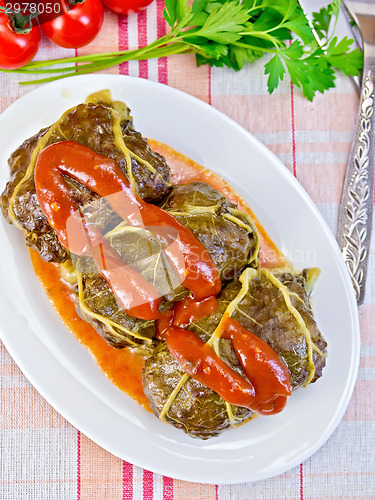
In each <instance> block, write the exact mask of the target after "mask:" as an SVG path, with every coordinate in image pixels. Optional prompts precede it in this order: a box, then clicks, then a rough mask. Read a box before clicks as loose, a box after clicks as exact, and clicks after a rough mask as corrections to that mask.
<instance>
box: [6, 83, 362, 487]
mask: <svg viewBox="0 0 375 500" xmlns="http://www.w3.org/2000/svg"><path fill="white" fill-rule="evenodd" d="M87 78H89V79H90V80H91V81H93V79H95V80H96V81H98V82H101V81H103V82H109V81H111V80H113V81H115V80H119V81H120V80H122V81H125V80H127V81H129V82H131V84H133V85H135V84H137V85H141V86H143V87H145V88H151V89H152V88H158V89H160V88H163V91H165V92H168V93H169V92H171V93H172V94H175V95H178V96H179V97H182V98H183V99H187V100H188V101H191V102H193V103H195V105H199V106H200V107H201V108H202V109H204V110H206V111H209V112H210V113H213V114H215V115H216V116H217V117H220V119H224V120H225V121H227V122H228V123H230V125H231V126H232V127H235V128H236V130H237V132H240V133H241V134H245V136H246V138H247V139H248V140H250V141H251V142H252V143H253V144H254V145H255V147H256V148H258V149H259V150H260V151H261V153H262V155H263V156H265V157H266V158H267V161H272V162H273V163H274V164H275V165H277V168H278V170H279V171H280V173H281V174H282V175H283V176H284V177H285V178H286V180H287V181H288V182H289V183H291V184H292V186H293V188H294V189H297V191H299V193H300V194H301V195H302V196H303V200H304V202H305V203H307V205H308V207H309V209H310V210H311V211H312V212H313V214H314V216H315V217H316V218H317V220H318V221H319V224H320V226H321V228H322V229H323V230H324V233H325V236H326V237H327V238H328V239H329V241H330V243H331V244H332V245H333V246H334V247H337V243H336V241H335V239H334V237H333V234H332V232H331V230H330V229H329V227H328V225H327V223H326V221H325V220H324V218H323V216H322V215H321V213H320V212H319V210H318V209H317V207H316V205H315V204H314V202H313V201H312V200H311V198H310V196H309V195H308V194H307V192H306V191H305V189H304V188H303V186H302V185H301V184H300V183H299V182H298V181H297V179H296V178H295V177H294V176H293V175H292V174H291V172H290V171H289V170H288V169H287V168H286V167H285V165H283V164H282V162H281V161H280V160H279V158H277V156H276V155H274V153H272V151H270V150H269V149H268V148H267V147H266V146H265V145H264V144H262V143H261V142H260V141H259V140H258V139H256V137H254V136H253V135H252V134H251V133H250V132H249V131H247V130H246V129H244V128H243V127H242V126H241V125H239V124H238V123H237V122H235V121H234V120H232V119H231V118H229V117H228V116H226V115H225V114H223V113H222V112H220V111H219V110H217V109H215V108H213V107H212V106H211V105H209V104H207V103H205V102H204V101H201V100H200V99H198V98H196V97H194V96H192V95H190V94H187V93H185V92H183V91H181V90H178V89H175V88H173V87H169V86H167V85H164V84H160V83H157V82H152V81H150V80H144V79H139V78H136V77H130V76H125V75H83V76H79V77H77V76H76V77H70V78H68V79H65V81H64V80H59V81H57V82H51V83H49V84H47V85H43V86H41V87H38V88H36V89H34V90H32V91H31V92H29V93H27V94H25V95H24V96H22V97H21V98H19V99H17V100H16V101H15V102H14V103H12V104H11V105H10V106H9V107H8V108H7V109H6V110H4V112H3V113H2V114H1V115H0V127H1V125H2V122H3V120H5V121H6V120H7V118H8V115H11V114H12V113H13V112H14V110H17V107H19V106H22V103H23V101H24V100H25V99H29V98H30V97H29V96H30V95H35V93H39V92H41V91H42V89H44V88H45V87H46V86H48V87H49V88H51V89H53V88H54V87H56V89H59V88H61V86H62V85H64V84H67V85H69V83H70V82H72V81H74V84H78V85H79V80H87ZM73 79H74V80H73ZM77 79H78V80H77ZM106 86H109V85H108V83H107V84H106ZM3 223H4V221H3ZM337 251H338V247H337ZM337 251H336V253H335V261H336V264H337V266H338V269H339V270H340V272H341V275H342V277H343V280H344V283H345V284H346V289H345V292H346V296H347V299H348V302H349V304H350V306H351V316H352V321H353V330H354V332H355V333H354V335H353V343H354V344H353V345H354V351H353V353H352V365H351V371H352V376H351V378H350V384H349V385H348V386H347V387H346V391H345V394H344V395H343V402H342V404H341V407H340V411H339V412H337V413H336V415H335V418H334V419H331V421H330V425H329V426H328V428H327V430H326V432H325V433H324V434H323V435H322V437H321V439H320V440H319V441H318V442H316V444H315V446H314V447H310V448H309V449H308V450H306V452H305V453H304V454H301V455H300V456H299V458H298V460H295V463H292V464H288V467H287V469H285V466H282V465H280V468H279V470H275V471H274V472H273V473H272V474H271V475H270V474H269V473H265V474H264V475H263V476H262V475H261V474H260V475H259V477H256V478H255V479H250V480H249V479H248V478H243V477H241V478H237V479H236V480H235V481H233V480H231V481H224V482H220V481H219V482H218V481H217V478H216V480H207V478H206V479H202V478H201V477H198V479H197V477H196V476H194V477H191V476H189V474H188V475H185V474H182V475H178V474H175V473H174V474H173V476H172V477H174V478H177V479H181V480H187V481H193V482H201V483H204V484H236V483H241V482H253V481H258V480H262V479H266V478H270V477H274V476H276V475H279V474H281V473H283V472H285V471H286V470H290V469H291V468H293V467H294V466H296V465H298V464H299V463H301V462H303V461H305V460H306V459H307V458H308V457H310V456H311V455H312V454H314V453H315V452H316V451H317V450H318V449H319V448H320V447H321V446H322V445H323V444H324V443H325V442H326V441H327V440H328V439H329V437H330V436H331V435H332V433H333V432H334V430H335V429H336V427H337V426H338V425H339V423H340V421H341V419H342V417H343V415H344V413H345V411H346V408H347V406H348V404H349V401H350V398H351V396H352V393H353V390H354V386H355V382H356V375H357V371H358V366H359V359H360V336H359V319H358V309H357V305H356V301H355V296H354V290H353V289H352V285H351V281H350V277H349V275H348V273H347V271H346V267H345V264H344V261H343V259H342V258H340V257H341V254H337ZM2 330H3V323H2V319H0V334H1V338H2V340H3V342H4V345H5V347H6V348H7V350H8V351H9V353H10V355H11V356H12V357H13V359H14V360H15V361H16V363H17V365H18V366H19V367H20V368H21V370H22V371H23V373H24V374H25V375H26V377H27V378H28V379H29V380H30V382H31V383H32V384H33V386H34V387H35V388H36V389H37V391H38V392H39V393H40V394H41V395H42V396H43V397H44V398H45V399H46V400H47V401H48V403H49V404H50V405H51V406H52V407H53V408H55V409H56V410H57V411H58V413H60V414H61V415H62V416H63V417H64V418H65V419H66V420H67V421H68V422H70V423H72V424H73V425H74V426H75V427H76V428H77V429H80V430H81V431H82V432H83V433H84V434H85V435H86V436H88V437H89V438H90V439H92V440H93V441H94V442H96V443H97V444H99V445H100V446H102V447H103V448H105V449H106V450H108V451H109V452H110V453H113V454H114V455H116V456H119V457H120V458H123V459H124V460H128V461H130V462H131V463H133V464H135V465H137V466H139V467H142V468H146V469H149V470H152V471H153V472H156V473H158V474H164V475H169V474H168V472H167V473H166V471H165V470H161V469H159V467H158V466H157V464H155V463H150V464H149V463H148V460H147V459H145V460H144V461H143V460H142V463H139V462H137V461H134V459H133V458H131V457H128V458H124V453H121V454H118V453H116V452H115V451H113V447H112V449H109V448H110V447H109V446H108V445H107V444H106V442H105V441H106V440H105V439H101V436H100V439H98V437H97V436H96V435H95V436H94V437H92V435H93V434H95V429H93V430H91V428H89V429H88V427H91V422H90V423H89V424H88V426H87V425H86V424H85V425H84V424H82V422H80V417H79V416H76V415H72V414H71V412H69V409H68V411H66V409H65V408H64V407H63V405H61V404H59V402H56V400H55V398H54V395H53V394H50V392H49V390H48V389H46V390H44V389H45V388H44V386H43V384H42V386H41V384H40V381H38V377H37V376H35V374H33V373H32V372H30V370H29V369H28V367H27V366H26V367H25V363H24V362H23V360H22V355H20V353H19V352H17V349H14V348H13V345H11V342H8V339H7V338H6V335H3V331H2ZM35 340H37V341H38V342H40V344H41V345H42V347H43V348H45V349H47V351H48V352H49V353H50V351H49V349H48V347H47V346H45V345H44V344H43V343H42V342H41V340H40V339H39V338H37V339H35ZM61 368H62V370H63V371H65V372H66V373H68V375H69V376H71V377H73V378H75V377H74V375H73V374H71V373H70V372H69V371H68V370H67V369H66V367H64V366H62V365H61ZM84 389H85V391H89V389H87V387H84ZM89 392H90V394H91V395H92V396H93V397H95V398H96V399H98V400H99V401H100V403H101V404H103V405H105V403H103V401H101V400H100V399H99V398H98V397H97V396H96V395H94V394H93V393H91V391H89Z"/></svg>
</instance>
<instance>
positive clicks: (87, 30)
mask: <svg viewBox="0 0 375 500" xmlns="http://www.w3.org/2000/svg"><path fill="white" fill-rule="evenodd" d="M66 5H69V2H68V0H64V2H63V3H62V6H63V9H64V12H65V13H64V14H63V15H61V16H59V17H56V19H52V20H51V21H48V22H47V23H44V24H42V25H41V28H42V31H43V33H44V34H45V35H46V37H47V38H49V39H50V40H52V41H53V42H55V43H56V44H57V45H60V47H65V48H67V49H76V48H79V47H83V46H85V45H87V44H88V43H90V42H91V41H92V40H94V38H95V37H96V35H97V34H98V33H99V30H100V28H101V26H102V24H103V6H102V3H101V1H100V0H85V1H84V2H83V3H79V4H77V5H76V6H74V7H73V8H71V6H69V7H70V8H71V10H68V9H67V8H66Z"/></svg>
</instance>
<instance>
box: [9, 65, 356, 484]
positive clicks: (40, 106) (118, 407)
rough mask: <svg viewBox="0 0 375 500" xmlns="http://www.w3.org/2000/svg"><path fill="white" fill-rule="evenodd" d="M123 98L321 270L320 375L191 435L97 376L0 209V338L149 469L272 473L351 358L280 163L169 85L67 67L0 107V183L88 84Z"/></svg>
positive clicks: (313, 423)
mask: <svg viewBox="0 0 375 500" xmlns="http://www.w3.org/2000/svg"><path fill="white" fill-rule="evenodd" d="M103 88H109V89H110V90H111V92H112V96H113V97H114V98H115V99H120V100H123V101H125V102H126V103H128V105H129V106H130V107H131V109H132V110H133V113H134V117H135V126H136V128H137V130H140V131H141V132H142V133H143V134H144V135H145V136H147V137H152V138H154V139H157V140H160V141H162V142H165V143H167V144H169V145H170V146H172V147H173V148H175V149H176V150H177V151H180V152H182V153H183V154H185V155H187V156H189V157H191V158H192V159H193V160H195V161H197V162H198V163H200V164H202V165H204V166H205V167H208V168H210V169H212V170H214V171H215V172H217V173H219V174H220V175H221V176H222V177H224V178H226V179H227V180H228V181H229V182H230V183H231V184H232V185H233V187H234V188H235V189H236V190H237V191H238V192H239V193H240V194H241V195H242V196H243V197H244V198H245V200H246V201H247V202H248V203H249V204H250V206H251V207H252V208H253V210H254V212H255V214H256V215H257V216H258V218H259V220H260V221H261V222H262V223H263V225H264V227H265V229H266V230H267V231H268V233H269V234H270V236H271V237H272V238H273V240H274V241H275V243H276V244H277V245H278V246H279V248H281V250H282V251H284V253H285V254H286V255H287V256H288V257H289V259H290V260H291V261H292V262H294V264H295V265H296V266H298V267H299V268H302V267H303V266H319V267H320V268H321V269H322V274H321V277H320V278H319V280H318V282H317V284H316V289H315V296H314V310H315V315H316V319H317V322H318V325H319V327H320V329H321V331H322V332H323V334H324V336H325V338H326V339H327V342H328V351H329V356H328V361H327V366H326V368H325V370H324V373H323V378H322V379H320V380H319V381H318V382H317V383H316V384H312V385H310V386H309V387H308V388H307V389H300V390H298V391H296V392H295V393H294V394H293V396H292V397H291V398H290V401H289V403H288V405H287V407H286V409H285V410H284V411H283V412H282V413H280V414H278V415H275V416H268V417H260V418H257V419H255V420H254V421H253V422H250V423H248V424H246V425H243V426H241V427H239V428H238V429H234V430H230V431H228V432H226V433H224V434H223V435H222V436H220V437H218V438H214V439H211V440H208V441H199V440H196V439H192V438H190V437H188V436H186V435H185V434H184V433H183V432H182V431H180V430H177V429H175V428H173V427H171V426H169V425H167V424H165V423H162V422H160V421H159V420H158V419H157V418H156V417H154V416H153V415H151V414H150V413H148V412H146V411H145V410H144V409H142V408H141V407H140V406H139V405H138V404H137V403H136V402H135V401H133V400H132V399H131V398H130V397H128V396H127V395H126V394H124V393H122V392H121V391H120V390H119V389H117V388H116V387H115V386H113V385H112V384H111V382H109V380H108V379H107V378H106V377H105V376H104V375H103V374H102V373H101V371H100V370H99V368H98V367H97V365H96V364H95V361H94V360H93V359H92V357H91V356H90V354H89V353H88V352H87V351H86V350H85V348H84V347H82V346H81V345H80V344H79V343H78V342H77V341H76V339H75V338H74V337H73V335H72V334H70V333H69V331H67V329H66V328H65V327H64V326H63V324H62V323H61V321H60V320H59V318H58V317H57V316H56V314H55V312H54V310H53V308H52V306H51V304H50V303H49V301H48V299H47V297H46V296H45V294H44V291H43V290H42V287H41V285H40V283H39V282H38V280H37V278H36V277H35V275H34V273H33V270H32V266H31V263H30V259H29V256H28V252H27V250H26V247H25V243H24V237H23V235H22V233H21V232H20V231H18V230H17V229H15V228H14V227H11V226H9V225H8V224H7V223H6V222H4V220H3V219H2V217H0V218H1V223H0V283H1V291H0V299H1V300H0V330H1V337H2V339H3V341H4V343H5V345H6V347H7V349H8V350H9V352H10V354H11V355H12V356H13V358H14V359H15V361H16V362H17V363H18V365H19V366H20V367H21V369H22V370H23V372H24V373H25V375H26V376H27V377H28V378H29V380H30V381H31V383H32V384H33V385H34V386H35V387H36V388H37V389H38V390H39V392H40V393H41V394H42V395H43V396H44V397H45V398H46V399H47V401H49V403H50V404H51V405H52V406H53V407H54V408H56V410H57V411H58V412H60V413H61V414H62V415H63V416H64V417H65V418H66V419H67V420H69V421H70V422H71V423H72V424H73V425H74V426H76V427H77V428H78V429H80V430H81V431H82V432H83V433H84V434H86V435H87V436H88V437H89V438H91V439H92V440H94V441H95V442H96V443H98V444H99V445H100V446H102V447H103V448H105V449H106V450H108V451H110V452H111V453H113V454H114V455H117V456H118V457H121V458H123V459H125V460H127V461H129V462H132V463H133V464H136V465H139V466H141V467H144V468H146V469H149V470H151V471H154V472H157V473H160V474H164V475H167V476H171V477H174V478H179V479H184V480H188V481H196V482H202V483H213V484H215V483H220V484H228V483H240V482H249V481H255V480H259V479H264V478H268V477H271V476H274V475H277V474H281V473H282V472H285V471H286V470H288V469H290V468H292V467H294V466H296V465H298V464H299V463H301V462H302V461H303V460H305V459H306V458H308V457H309V456H310V455H312V454H313V453H314V452H315V451H316V450H317V449H318V448H320V447H321V446H322V445H323V443H324V442H325V441H326V440H327V439H328V437H329V436H330V435H331V433H332V432H333V431H334V429H335V428H336V426H337V425H338V423H339V421H340V420H341V418H342V416H343V414H344V411H345V409H346V407H347V405H348V402H349V399H350V396H351V393H352V390H353V387H354V383H355V378H356V373H357V368H358V362H359V326H358V314H357V307H356V302H355V299H354V293H353V290H352V286H351V282H350V280H349V277H348V274H347V272H346V269H345V266H344V263H343V260H342V258H341V254H340V252H339V249H338V247H337V245H336V242H335V240H334V238H333V236H332V234H331V232H330V230H329V229H328V227H327V225H326V223H325V222H324V220H323V218H322V216H321V215H320V213H319V212H318V210H317V209H316V207H315V206H314V204H313V203H312V201H311V199H310V198H309V197H308V195H307V194H306V193H305V191H304V190H303V188H302V187H301V186H300V184H299V183H298V182H297V181H296V180H295V179H294V177H293V176H292V175H291V174H290V173H289V171H288V170H287V169H286V168H285V167H284V166H283V165H282V164H281V162H280V161H279V160H278V159H277V158H276V157H275V156H274V155H273V154H272V153H271V152H270V151H269V150H268V149H267V148H266V147H265V146H263V145H262V144H260V143H259V142H258V141H257V140H256V139H254V137H252V136H251V135H250V134H249V133H248V132H247V131H246V130H244V129H243V128H241V127H240V126H239V125H237V124H236V123H234V122H233V121H232V120H230V119H229V118H227V117H226V116H224V115H223V114H221V113H220V112H218V111H217V110H215V109H214V108H212V107H210V106H208V105H207V104H205V103H204V102H202V101H200V100H198V99H195V98H194V97H191V96H190V95H188V94H184V93H182V92H180V91H177V90H175V89H173V88H170V87H167V86H164V85H160V84H156V83H152V82H149V81H146V80H141V79H135V78H130V77H124V76H117V75H95V76H92V75H91V76H82V77H73V78H71V79H66V80H60V81H57V82H53V83H51V84H49V85H46V86H43V87H39V88H37V89H36V90H34V91H33V92H30V93H29V94H27V95H25V96H24V97H22V98H21V99H19V100H18V101H16V102H15V103H14V104H12V105H11V106H10V107H9V108H8V109H7V110H6V111H5V112H4V113H3V114H2V115H1V117H0V158H1V162H0V165H1V170H0V190H1V191H2V190H3V188H4V186H5V183H6V181H7V179H8V177H9V172H8V168H7V163H6V162H7V158H8V156H9V154H10V153H11V152H12V151H13V150H14V149H15V148H16V147H17V146H18V145H19V144H20V143H21V142H22V141H23V140H24V139H26V138H28V137H29V136H31V135H33V134H34V133H35V132H37V131H38V130H39V129H40V128H42V127H45V126H47V125H50V124H51V123H52V122H53V121H55V120H56V119H57V118H58V117H59V116H60V115H61V114H62V113H63V112H64V111H65V110H66V109H68V108H69V107H71V106H74V105H76V104H78V103H80V102H82V101H84V100H85V98H86V97H87V96H88V95H89V94H90V93H92V92H95V91H98V90H100V89H103Z"/></svg>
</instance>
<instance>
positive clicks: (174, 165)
mask: <svg viewBox="0 0 375 500" xmlns="http://www.w3.org/2000/svg"><path fill="white" fill-rule="evenodd" d="M149 144H150V147H151V148H152V149H153V150H155V151H157V152H159V153H160V154H162V155H163V156H164V157H165V158H166V160H167V163H168V165H169V166H170V168H171V170H172V174H173V177H172V183H173V184H186V183H189V182H193V181H202V182H207V183H208V184H210V185H211V186H212V187H213V188H214V189H217V190H218V191H220V192H221V193H222V194H223V195H225V196H226V197H227V198H228V199H229V200H231V201H232V202H233V203H236V204H237V205H238V207H239V208H240V209H241V210H243V211H244V212H246V213H248V214H249V215H250V217H251V218H252V219H253V221H254V223H255V224H256V227H257V229H258V231H259V234H260V238H261V252H260V265H261V266H263V267H278V266H282V265H284V264H285V258H284V256H283V255H282V254H281V252H280V251H279V250H278V249H277V247H276V246H275V244H274V243H273V242H272V240H271V239H270V238H269V236H268V235H267V233H266V232H265V230H264V229H263V227H262V226H261V225H260V223H259V221H258V220H257V219H256V217H255V216H254V214H253V212H252V211H251V209H250V207H249V206H248V205H247V204H246V203H245V201H244V200H243V199H242V198H241V197H240V196H239V195H238V194H237V193H235V192H234V190H233V189H232V188H231V187H230V185H229V184H228V183H227V182H225V181H224V180H223V179H222V178H221V177H220V176H219V175H217V174H215V173H214V172H211V171H209V170H207V169H205V168H203V167H202V166H200V165H198V164H197V163H195V162H194V161H192V160H191V159H189V158H187V157H186V156H184V155H182V154H180V153H178V152H176V151H174V150H173V149H172V148H170V147H169V146H167V145H165V144H162V143H160V142H157V141H154V140H149ZM30 256H31V261H32V264H33V267H34V271H35V274H36V275H37V277H38V279H39V280H40V282H41V283H42V285H43V287H44V289H45V291H46V293H47V296H48V298H49V300H50V301H51V303H52V304H53V306H54V308H55V310H56V312H57V314H58V315H59V317H60V318H61V320H62V321H63V323H64V324H65V325H66V326H67V328H68V329H69V330H70V331H71V332H72V333H73V334H74V335H75V337H76V338H77V339H78V340H79V341H80V342H81V343H82V344H83V345H84V346H85V347H86V348H87V349H88V350H89V352H90V353H91V354H92V355H93V357H94V358H95V360H96V362H97V364H98V366H99V367H100V369H101V370H102V371H103V372H104V373H105V375H106V376H107V377H108V378H109V380H111V382H112V383H113V384H114V385H116V386H117V387H118V388H119V389H121V390H122V391H124V392H125V393H126V394H128V395H129V396H130V397H132V398H133V399H135V400H136V401H137V402H138V403H139V404H140V405H141V406H143V407H144V408H145V409H147V410H148V411H150V412H151V411H152V410H151V408H150V406H149V404H148V400H147V398H146V396H145V394H144V392H143V385H142V370H143V366H144V363H145V358H143V357H142V356H140V355H139V354H137V353H134V352H133V351H131V350H130V349H116V348H114V347H111V346H110V345H109V344H107V342H106V341H105V340H104V339H103V338H102V337H101V336H100V335H99V334H98V333H97V332H96V331H95V329H94V328H93V327H92V326H91V325H89V324H88V323H87V322H86V321H84V320H83V319H81V318H80V317H79V316H78V314H77V312H76V309H75V305H74V293H73V288H72V287H71V286H70V285H69V284H67V283H66V282H65V281H64V280H62V278H61V275H60V272H59V266H58V265H57V264H53V263H48V262H45V261H43V260H42V259H41V257H40V256H39V254H38V253H37V252H35V251H33V250H30Z"/></svg>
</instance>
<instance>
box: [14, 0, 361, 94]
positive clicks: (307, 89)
mask: <svg viewBox="0 0 375 500" xmlns="http://www.w3.org/2000/svg"><path fill="white" fill-rule="evenodd" d="M340 7H341V0H332V2H331V3H330V4H329V6H328V7H327V8H323V9H321V10H320V11H319V12H316V13H315V14H314V16H313V20H312V22H311V23H309V21H308V19H307V18H306V16H305V14H304V12H303V10H302V9H301V7H300V5H299V3H298V0H242V1H241V0H194V2H193V3H192V4H191V5H190V4H189V2H188V0H166V1H165V10H164V17H165V19H166V21H167V23H168V25H169V27H170V31H169V32H168V33H167V34H166V35H164V36H162V37H160V38H158V39H157V40H155V41H154V42H152V43H150V44H149V45H147V46H145V47H142V48H140V49H136V50H124V51H118V52H107V53H103V54H93V55H87V56H78V57H71V58H67V59H54V60H49V61H35V62H31V63H29V64H27V65H26V66H24V67H23V68H21V69H19V70H14V72H19V73H23V74H30V73H36V74H39V75H43V74H44V73H55V75H54V76H48V77H46V78H40V79H38V80H33V81H25V82H21V83H23V84H31V83H43V82H49V81H52V80H57V79H60V78H65V77H67V76H72V75H82V74H87V73H91V72H93V71H98V70H102V69H105V68H108V67H111V66H114V65H117V64H121V63H123V62H125V61H131V60H145V59H151V58H155V57H163V56H168V55H172V54H179V53H182V54H189V53H193V54H195V56H196V62H197V65H198V66H200V65H202V64H209V65H210V66H219V67H222V66H227V67H229V68H232V69H234V70H235V71H238V70H240V69H241V68H242V67H243V66H244V64H245V63H252V62H254V61H255V60H257V59H259V58H261V57H262V56H264V55H265V54H270V55H271V56H272V57H271V59H269V60H268V62H267V63H266V64H265V74H266V75H268V81H267V85H268V91H269V92H270V93H272V92H273V91H274V90H275V89H276V88H277V86H278V85H279V82H280V80H283V78H284V76H285V74H286V73H287V72H288V73H289V75H290V77H291V79H292V81H293V83H294V84H295V85H296V86H297V87H300V88H301V89H302V91H303V94H304V95H305V96H306V97H307V98H308V99H309V100H312V99H313V98H314V96H315V94H316V92H322V93H323V92H324V91H325V90H327V89H330V88H332V87H334V85H335V83H334V82H335V70H341V71H343V72H344V73H345V74H346V75H351V76H355V75H358V74H359V73H360V71H361V69H362V66H363V55H362V52H361V51H360V50H359V49H358V48H355V49H352V47H351V46H352V44H353V42H354V40H350V39H348V38H347V37H345V38H343V39H342V40H338V38H337V37H336V36H334V34H329V33H330V26H331V25H332V24H333V25H334V27H335V26H336V22H337V18H338V15H339V12H340ZM331 31H332V26H331ZM333 32H334V29H333ZM62 64H63V65H66V66H64V67H58V68H56V67H55V66H57V65H59V66H61V65H62ZM72 64H73V65H72ZM46 68H48V69H46Z"/></svg>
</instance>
